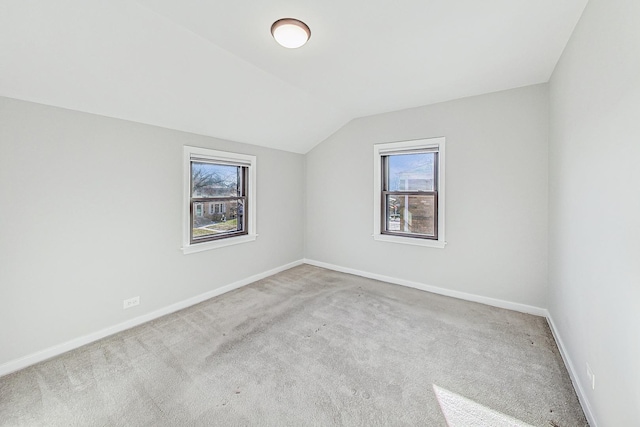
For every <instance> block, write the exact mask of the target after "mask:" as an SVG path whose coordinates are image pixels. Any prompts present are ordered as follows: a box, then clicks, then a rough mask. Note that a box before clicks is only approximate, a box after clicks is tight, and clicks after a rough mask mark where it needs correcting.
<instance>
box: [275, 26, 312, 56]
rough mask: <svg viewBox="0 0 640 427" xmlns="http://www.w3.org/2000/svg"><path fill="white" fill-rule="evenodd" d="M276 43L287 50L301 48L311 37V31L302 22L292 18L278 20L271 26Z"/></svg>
mask: <svg viewBox="0 0 640 427" xmlns="http://www.w3.org/2000/svg"><path fill="white" fill-rule="evenodd" d="M271 34H272V35H273V38H274V39H276V41H277V42H278V43H279V44H280V45H282V46H284V47H286V48H289V49H295V48H298V47H300V46H303V45H304V44H305V43H306V42H307V41H308V40H309V38H310V37H311V30H310V29H309V27H308V26H307V24H305V23H304V22H302V21H300V20H298V19H294V18H283V19H278V20H277V21H276V22H274V23H273V25H272V26H271Z"/></svg>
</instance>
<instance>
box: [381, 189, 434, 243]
mask: <svg viewBox="0 0 640 427" xmlns="http://www.w3.org/2000/svg"><path fill="white" fill-rule="evenodd" d="M386 219H387V231H391V232H393V231H395V232H398V233H409V234H422V235H427V236H435V196H434V195H429V196H398V195H395V194H394V195H387V218H386Z"/></svg>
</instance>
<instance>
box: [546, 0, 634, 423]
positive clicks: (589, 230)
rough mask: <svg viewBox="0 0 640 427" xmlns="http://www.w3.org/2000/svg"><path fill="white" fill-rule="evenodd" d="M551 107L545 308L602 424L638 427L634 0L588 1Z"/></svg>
mask: <svg viewBox="0 0 640 427" xmlns="http://www.w3.org/2000/svg"><path fill="white" fill-rule="evenodd" d="M550 99H551V143H550V181H549V184H550V187H549V188H550V199H549V200H550V202H549V204H550V210H549V218H550V233H549V235H550V236H549V239H550V266H549V278H550V300H549V310H550V312H551V315H552V318H553V319H554V323H555V324H556V327H557V329H558V330H559V332H560V337H561V339H562V341H563V342H564V345H565V348H566V350H567V351H568V356H569V359H570V360H571V364H572V365H573V366H574V369H575V372H576V373H577V374H578V375H577V380H578V382H579V383H580V387H581V388H582V389H583V391H585V392H586V396H587V398H588V400H589V402H590V405H591V408H592V410H593V413H594V415H595V418H596V419H597V421H598V424H599V425H602V426H631V425H638V420H640V406H639V405H638V404H639V403H640V2H638V1H637V0H626V1H625V0H591V1H589V3H588V4H587V7H586V9H585V12H584V14H583V16H582V19H581V20H580V22H579V23H578V26H577V27H576V29H575V32H574V34H573V36H572V38H571V40H570V42H569V44H568V45H567V47H566V49H565V52H564V54H563V56H562V59H561V61H560V63H559V64H558V66H557V68H556V70H555V72H554V74H553V77H552V79H551V83H550ZM587 363H589V365H590V366H591V369H592V370H593V372H594V374H595V376H596V381H595V382H596V387H595V390H592V389H591V387H590V384H589V379H588V377H587V374H586V364H587Z"/></svg>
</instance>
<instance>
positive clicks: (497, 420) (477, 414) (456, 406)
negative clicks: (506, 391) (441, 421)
mask: <svg viewBox="0 0 640 427" xmlns="http://www.w3.org/2000/svg"><path fill="white" fill-rule="evenodd" d="M433 391H434V392H435V393H436V397H437V398H438V403H439V404H440V409H441V410H442V413H443V414H444V418H445V419H446V420H447V425H448V426H449V427H532V426H531V425H530V424H527V423H525V422H522V421H520V420H517V419H515V418H513V417H510V416H508V415H505V414H502V413H500V412H498V411H495V410H493V409H491V408H487V407H486V406H483V405H481V404H479V403H476V402H474V401H473V400H470V399H467V398H466V397H462V396H460V395H459V394H456V393H453V392H451V391H449V390H445V389H443V388H441V387H438V386H437V385H435V384H434V385H433Z"/></svg>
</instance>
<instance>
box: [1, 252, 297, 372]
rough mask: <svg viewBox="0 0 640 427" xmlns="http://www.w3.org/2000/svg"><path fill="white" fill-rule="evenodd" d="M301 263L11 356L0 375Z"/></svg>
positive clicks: (257, 275) (277, 268)
mask: <svg viewBox="0 0 640 427" xmlns="http://www.w3.org/2000/svg"><path fill="white" fill-rule="evenodd" d="M301 264H303V260H298V261H294V262H291V263H289V264H285V265H282V266H280V267H276V268H274V269H271V270H269V271H265V272H263V273H259V274H255V275H253V276H250V277H247V278H245V279H242V280H238V281H237V282H233V283H230V284H228V285H225V286H222V287H220V288H216V289H213V290H211V291H209V292H205V293H204V294H201V295H197V296H195V297H193V298H189V299H186V300H184V301H180V302H177V303H175V304H171V305H169V306H167V307H164V308H161V309H159V310H156V311H152V312H151V313H147V314H143V315H142V316H138V317H135V318H133V319H130V320H127V321H126V322H122V323H119V324H117V325H114V326H110V327H108V328H105V329H102V330H100V331H97V332H93V333H90V334H88V335H84V336H82V337H79V338H75V339H72V340H70V341H67V342H65V343H62V344H58V345H54V346H53V347H49V348H47V349H44V350H41V351H38V352H36V353H33V354H30V355H28V356H24V357H21V358H19V359H16V360H11V361H9V362H6V363H4V364H2V365H0V377H1V376H3V375H7V374H10V373H11V372H15V371H18V370H20V369H23V368H26V367H27V366H31V365H34V364H36V363H38V362H42V361H44V360H47V359H51V358H52V357H55V356H58V355H60V354H62V353H65V352H67V351H70V350H73V349H76V348H78V347H82V346H83V345H86V344H89V343H92V342H94V341H98V340H99V339H102V338H104V337H107V336H109V335H113V334H116V333H118V332H122V331H124V330H127V329H131V328H133V327H135V326H138V325H141V324H143V323H146V322H149V321H150V320H154V319H157V318H158V317H162V316H165V315H167V314H170V313H173V312H175V311H178V310H182V309H183V308H187V307H190V306H192V305H195V304H198V303H201V302H202V301H206V300H208V299H210V298H213V297H216V296H218V295H222V294H224V293H227V292H230V291H233V290H235V289H238V288H241V287H243V286H246V285H248V284H251V283H253V282H257V281H258V280H261V279H264V278H265V277H269V276H273V275H274V274H277V273H280V272H281V271H285V270H288V269H290V268H293V267H296V266H298V265H301Z"/></svg>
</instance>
